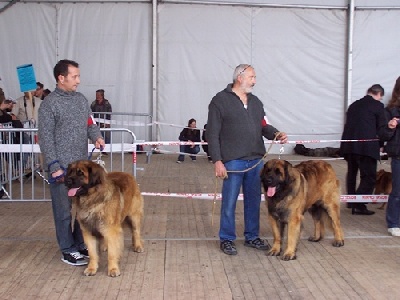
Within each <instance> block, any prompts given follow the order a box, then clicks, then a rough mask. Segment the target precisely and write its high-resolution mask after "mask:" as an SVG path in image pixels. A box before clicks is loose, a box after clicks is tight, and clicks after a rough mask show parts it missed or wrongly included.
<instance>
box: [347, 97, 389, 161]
mask: <svg viewBox="0 0 400 300" xmlns="http://www.w3.org/2000/svg"><path fill="white" fill-rule="evenodd" d="M386 125H387V120H386V117H385V112H384V106H383V104H382V103H381V102H380V101H377V100H375V99H374V98H372V96H369V95H367V96H365V97H363V98H361V99H360V100H357V101H355V102H354V103H352V104H351V105H350V106H349V108H348V110H347V115H346V123H345V125H344V130H343V134H342V140H369V139H381V140H385V139H387V138H388V135H387V130H386V128H387V126H386ZM379 147H380V144H379V140H377V141H368V142H367V141H364V142H363V141H358V142H342V143H341V144H340V154H341V155H343V156H345V155H346V154H359V155H365V156H369V157H372V158H374V159H376V160H379V159H380V155H379Z"/></svg>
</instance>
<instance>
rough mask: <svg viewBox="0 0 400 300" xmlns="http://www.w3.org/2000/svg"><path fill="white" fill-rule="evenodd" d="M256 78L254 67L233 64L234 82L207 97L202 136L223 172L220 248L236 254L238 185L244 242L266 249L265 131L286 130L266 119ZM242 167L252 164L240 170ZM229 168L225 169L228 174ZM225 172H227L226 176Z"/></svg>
mask: <svg viewBox="0 0 400 300" xmlns="http://www.w3.org/2000/svg"><path fill="white" fill-rule="evenodd" d="M255 83H256V73H255V71H254V68H253V67H252V66H251V65H248V64H241V65H239V66H237V67H236V69H235V71H234V73H233V84H228V86H227V87H226V88H225V89H224V90H223V91H221V92H219V93H218V94H217V95H215V96H214V98H213V99H212V100H211V102H210V105H209V107H208V121H207V131H206V137H207V140H208V146H209V154H210V156H211V158H212V161H213V162H214V165H215V175H216V176H217V177H220V178H224V183H223V186H222V204H221V221H220V230H219V237H220V248H221V250H222V251H223V252H224V253H225V254H228V255H236V254H237V250H236V246H235V244H234V242H233V241H234V240H235V239H236V233H235V209H236V201H237V198H238V195H239V191H240V188H241V187H242V186H243V194H244V195H243V196H244V236H245V242H244V245H245V246H247V247H252V248H256V249H259V250H268V249H269V248H270V246H269V244H268V242H265V241H263V240H262V239H260V238H259V229H260V203H261V180H260V172H261V169H262V167H263V163H262V162H260V159H261V158H262V157H263V156H264V154H265V146H264V141H263V136H264V137H266V138H267V139H270V140H272V139H274V138H275V136H276V138H277V140H279V141H280V142H281V143H286V142H287V136H286V134H285V133H284V132H279V131H278V129H276V128H275V127H273V126H272V125H270V124H268V120H267V118H266V116H265V112H264V107H263V103H262V102H261V101H260V99H258V98H257V97H256V96H255V95H253V94H252V93H251V92H252V90H253V87H254V85H255ZM246 169H251V170H249V171H247V172H244V170H246ZM227 172H228V173H229V174H227ZM226 175H228V176H226Z"/></svg>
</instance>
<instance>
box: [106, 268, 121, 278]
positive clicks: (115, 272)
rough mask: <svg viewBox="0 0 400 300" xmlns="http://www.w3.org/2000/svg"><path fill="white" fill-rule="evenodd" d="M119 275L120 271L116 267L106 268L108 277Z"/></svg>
mask: <svg viewBox="0 0 400 300" xmlns="http://www.w3.org/2000/svg"><path fill="white" fill-rule="evenodd" d="M120 275H121V272H120V270H119V269H118V268H111V269H109V270H108V276H110V277H118V276H120Z"/></svg>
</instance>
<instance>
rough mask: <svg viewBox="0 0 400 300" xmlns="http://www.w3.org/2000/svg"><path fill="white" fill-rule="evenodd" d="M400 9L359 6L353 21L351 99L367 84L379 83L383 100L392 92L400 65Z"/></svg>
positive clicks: (361, 93) (361, 92)
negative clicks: (359, 8)
mask: <svg viewBox="0 0 400 300" xmlns="http://www.w3.org/2000/svg"><path fill="white" fill-rule="evenodd" d="M398 28H400V10H398V9H397V10H373V11H371V10H359V11H356V14H355V22H354V53H353V88H352V97H351V100H352V101H351V102H353V101H354V100H357V99H358V98H360V95H363V94H365V92H366V90H367V88H368V87H369V85H372V84H374V83H379V84H381V85H382V86H383V87H384V89H385V97H384V101H383V102H384V103H385V104H386V103H387V101H388V99H389V98H390V96H391V94H392V89H393V86H394V84H395V81H396V79H397V77H399V76H400V66H399V65H398V63H397V60H398V57H399V53H400V34H399V32H398Z"/></svg>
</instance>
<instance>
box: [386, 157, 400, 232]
mask: <svg viewBox="0 0 400 300" xmlns="http://www.w3.org/2000/svg"><path fill="white" fill-rule="evenodd" d="M391 167H392V192H391V193H390V195H389V199H388V204H387V208H386V224H387V227H388V228H394V227H397V228H399V227H400V222H399V219H400V159H399V158H394V157H392V162H391Z"/></svg>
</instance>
